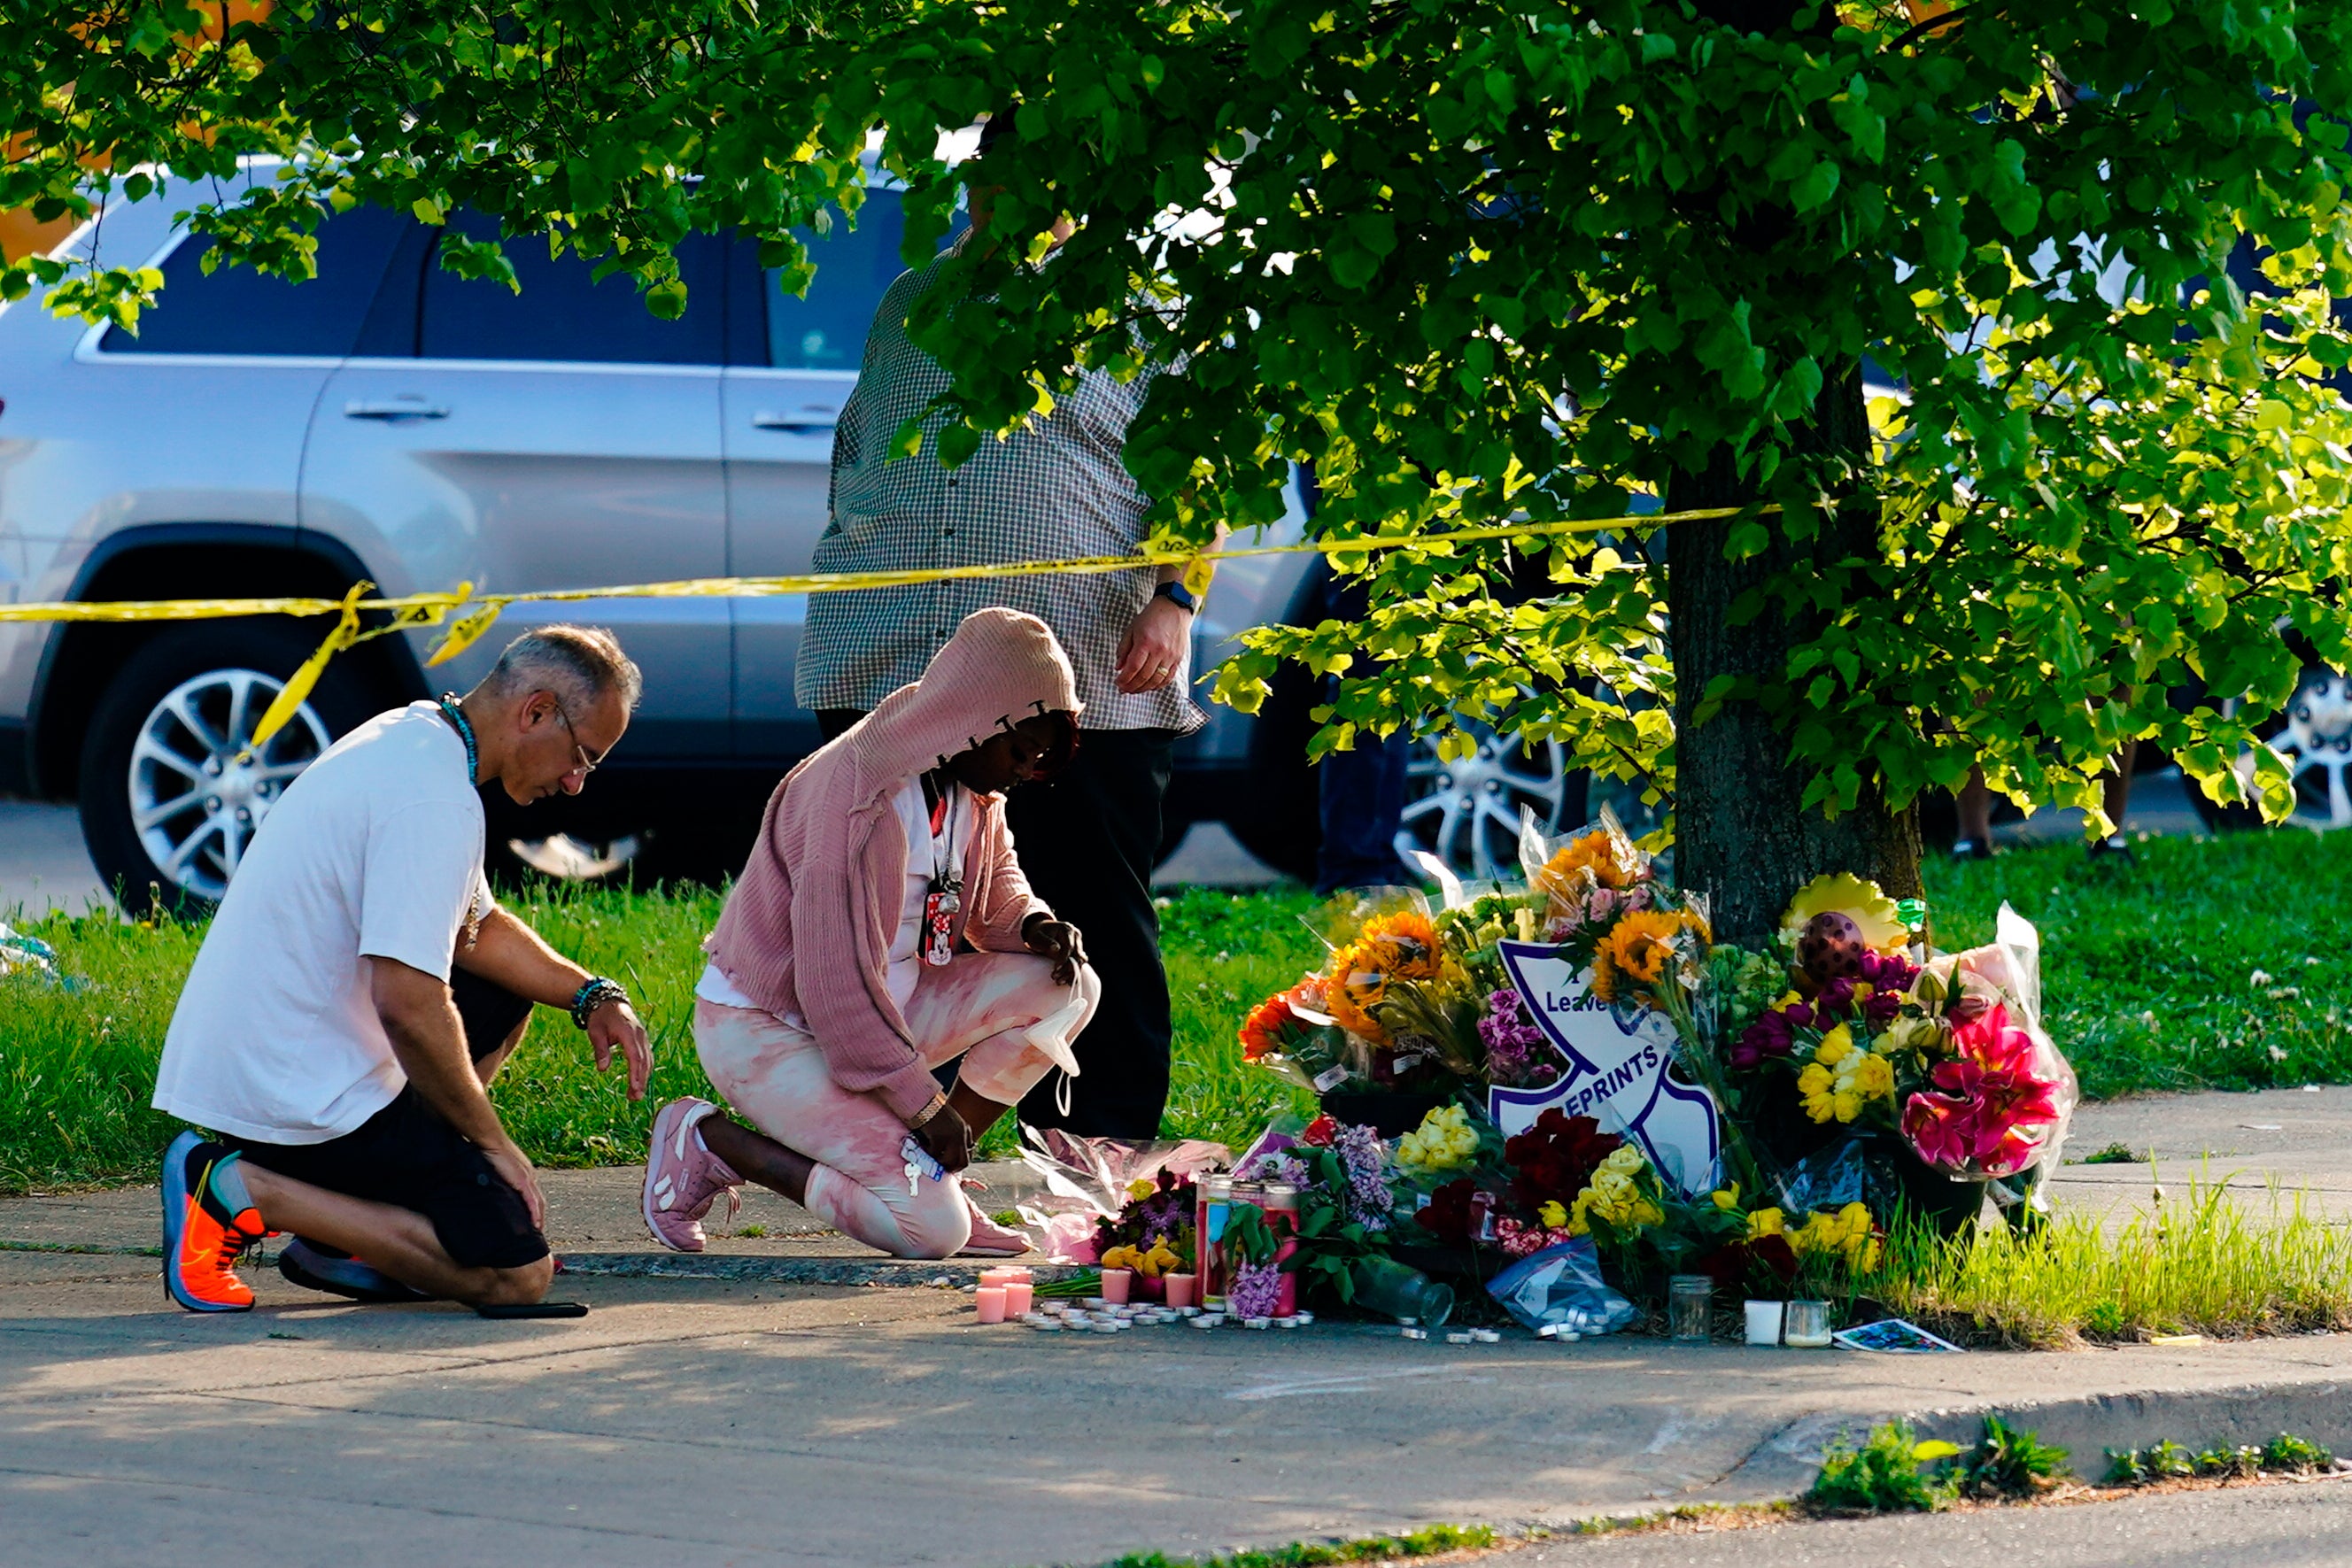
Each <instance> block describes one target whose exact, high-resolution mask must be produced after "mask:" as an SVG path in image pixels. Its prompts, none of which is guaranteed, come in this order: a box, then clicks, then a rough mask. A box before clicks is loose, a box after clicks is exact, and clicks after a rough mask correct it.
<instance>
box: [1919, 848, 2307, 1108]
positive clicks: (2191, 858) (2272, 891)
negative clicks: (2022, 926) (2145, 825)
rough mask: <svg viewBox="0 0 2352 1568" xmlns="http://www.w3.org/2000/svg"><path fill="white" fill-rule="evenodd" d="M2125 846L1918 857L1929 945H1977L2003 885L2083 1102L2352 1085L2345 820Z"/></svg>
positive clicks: (1986, 937) (1988, 931)
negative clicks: (2031, 929)
mask: <svg viewBox="0 0 2352 1568" xmlns="http://www.w3.org/2000/svg"><path fill="white" fill-rule="evenodd" d="M2135 852H2136V853H2137V857H2138V863H2137V865H2132V864H2119V863H2117V862H2116V861H2114V860H2110V859H2104V858H2103V859H2101V860H2097V861H2094V860H2091V859H2089V858H2088V857H2087V856H2085V855H2084V852H2083V850H2082V846H2081V845H2079V844H2056V845H2052V846H2050V847H2048V848H2044V849H2035V850H2021V851H2016V852H2011V853H2009V854H2005V855H2001V856H2000V857H1998V858H1996V859H1993V860H1990V861H1970V862H1960V863H1958V864H1955V863H1951V862H1937V863H1933V864H1930V865H1929V866H1928V868H1927V892H1928V898H1929V903H1930V905H1931V907H1932V909H1933V910H1934V918H1935V936H1936V940H1937V945H1938V946H1946V947H1954V946H1969V945H1972V944H1975V943H1979V942H1986V941H1990V939H1991V937H1992V923H1993V915H1994V913H1995V912H1996V911H1998V910H1999V909H2000V904H2001V901H2002V900H2003V899H2007V900H2008V901H2009V902H2010V903H2011V904H2014V905H2015V906H2016V908H2017V912H2018V913H2019V914H2021V915H2024V916H2025V917H2026V918H2027V919H2029V920H2031V921H2032V922H2033V923H2034V925H2037V926H2039V927H2040V928H2041V931H2042V995H2043V997H2044V998H2046V1006H2047V1009H2048V1015H2049V1016H2048V1019H2047V1021H2048V1023H2049V1027H2050V1032H2051V1036H2052V1038H2053V1039H2054V1040H2057V1041H2058V1043H2059V1045H2060V1047H2061V1048H2062V1049H2063V1050H2064V1051H2065V1052H2066V1055H2067V1058H2068V1060H2069V1061H2073V1062H2074V1071H2075V1072H2076V1073H2077V1074H2078V1075H2080V1077H2081V1078H2082V1081H2083V1092H2084V1094H2085V1095H2087V1096H2088V1097H2090V1098H2092V1099H2095V1100H2104V1099H2108V1098H2112V1097H2113V1096H2115V1095H2117V1094H2123V1093H2128V1092H2132V1091H2134V1090H2144V1089H2267V1088H2272V1087H2274V1086H2282V1085H2294V1084H2303V1083H2343V1082H2352V833H2331V834H2326V835H2324V836H2314V835H2313V834H2311V833H2309V832H2307V831H2302V830H2299V829H2291V828H2290V829H2280V830H2277V831H2272V832H2262V833H2232V834H2231V835H2229V836H2227V837H2224V838H2215V839H2191V838H2168V839H2150V840H2148V841H2146V842H2144V843H2141V844H2138V845H2137V846H2135ZM2257 975H2261V976H2265V977H2267V978H2266V979H2257V978H2256V977H2257Z"/></svg>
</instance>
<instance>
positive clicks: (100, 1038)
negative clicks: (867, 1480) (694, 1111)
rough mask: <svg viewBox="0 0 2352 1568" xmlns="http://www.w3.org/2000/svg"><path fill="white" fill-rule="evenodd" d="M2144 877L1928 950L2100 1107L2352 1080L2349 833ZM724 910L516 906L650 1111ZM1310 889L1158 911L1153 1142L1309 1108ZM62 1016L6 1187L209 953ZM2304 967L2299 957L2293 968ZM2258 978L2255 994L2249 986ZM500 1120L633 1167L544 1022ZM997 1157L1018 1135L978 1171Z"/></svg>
mask: <svg viewBox="0 0 2352 1568" xmlns="http://www.w3.org/2000/svg"><path fill="white" fill-rule="evenodd" d="M2138 854H2139V861H2138V864H2137V866H2132V865H2117V864H2116V863H2114V862H2089V861H2087V860H2086V859H2085V858H2084V854H2083V852H2082V850H2081V848H2080V847H2079V846H2076V845H2072V844H2064V845H2057V846H2053V847H2050V848H2046V849H2036V850H2022V851H2019V852H2013V853H2011V854H2007V855H2004V856H2002V857H2000V859H1998V860H1994V861H1990V862H1968V863H1964V864H1957V865H1955V864H1948V863H1945V862H1937V863H1934V864H1931V865H1930V866H1929V867H1928V883H1929V892H1930V894H1931V896H1932V898H1933V900H1934V903H1935V908H1936V919H1937V938H1938V940H1939V941H1941V942H1943V943H1944V944H1945V945H1947V946H1951V945H1958V944H1965V943H1969V942H1977V941H1982V940H1984V939H1986V938H1987V937H1988V936H1990V933H1991V930H1992V917H1993V914H1994V911H1995V910H1997V909H1998V908H1999V907H2000V901H2001V900H2002V899H2003V898H2007V899H2008V900H2009V901H2010V902H2011V903H2012V904H2015V905H2016V906H2017V908H2018V909H2019V911H2020V912H2021V913H2022V914H2024V915H2026V916H2028V917H2029V918H2031V919H2032V920H2033V921H2035V922H2036V923H2037V924H2038V925H2041V927H2042V934H2043V941H2044V953H2043V962H2044V971H2043V990H2044V993H2045V995H2046V996H2047V998H2048V1002H2049V1008H2050V1015H2051V1016H2050V1022H2051V1028H2052V1032H2053V1034H2054V1035H2055V1036H2056V1038H2057V1039H2058V1040H2059V1041H2060V1042H2061V1044H2062V1045H2063V1047H2064V1048H2065V1050H2066V1051H2067V1053H2068V1055H2069V1056H2070V1058H2071V1059H2072V1060H2073V1061H2074V1066H2075V1070H2076V1071H2078V1072H2079V1073H2080V1074H2081V1076H2082V1080H2083V1086H2084V1092H2085V1093H2087V1094H2089V1095H2091V1096H2093V1097H2095V1098H2097V1097H2105V1096H2109V1095H2114V1094H2118V1093H2123V1092H2128V1091H2131V1090H2136V1089H2187V1088H2200V1087H2219V1088H2232V1089H2238V1088H2259V1087H2263V1086H2267V1085H2271V1084H2295V1083H2305V1082H2352V943H2347V936H2348V935H2352V833H2339V834H2335V835H2332V836H2329V837H2326V838H2319V839H2314V838H2312V837H2311V836H2309V835H2307V834H2305V833H2304V832H2301V831H2292V830H2290V831H2279V832H2273V833H2259V834H2245V835H2236V836H2232V837H2230V838H2226V839H2221V840H2211V841H2199V840H2189V839H2170V840H2155V841H2148V842H2147V843H2143V844H2141V845H2140V846H2138ZM509 904H510V906H511V907H513V908H515V909H516V911H517V912H518V913H519V914H520V915H522V917H523V918H524V919H526V920H528V921H530V923H531V924H532V925H534V926H535V927H537V928H538V929H539V930H540V931H541V932H542V933H544V934H545V935H546V936H547V937H548V939H549V940H550V941H551V942H553V943H554V944H555V946H557V947H559V948H561V949H562V950H563V951H564V952H566V953H568V954H570V955H571V956H573V957H575V958H577V959H578V960H580V961H581V962H582V963H583V964H585V965H587V966H588V967H590V968H592V969H594V970H597V971H599V972H601V973H607V974H613V975H617V976H619V977H623V978H624V979H625V980H626V981H627V983H628V984H629V986H630V988H631V989H632V990H633V991H634V992H635V994H636V996H637V997H638V998H639V1003H640V1008H641V1010H642V1011H643V1012H644V1014H645V1017H646V1023H647V1026H648V1027H649V1028H650V1029H651V1030H653V1031H654V1038H655V1049H656V1071H655V1075H654V1086H653V1093H654V1095H655V1097H656V1102H658V1101H659V1100H662V1099H667V1098H669V1097H671V1096H674V1095H678V1094H690V1093H706V1092H709V1085H708V1084H707V1083H706V1082H705V1081H704V1079H703V1076H702V1072H701V1070H700V1068H699V1067H698V1065H697V1064H696V1062H695V1060H694V1051H693V1038H692V1001H691V992H692V988H693V985H694V980H695V977H696V976H697V975H698V974H699V973H700V970H701V962H702V961H701V956H700V953H699V951H698V946H699V944H700V942H701V939H702V936H703V935H704V934H705V933H706V932H707V931H709V927H710V924H711V922H712V921H713V920H714V919H716V917H717V915H718V909H719V894H717V893H714V892H711V891H709V890H703V889H688V890H682V891H667V892H647V893H632V892H628V891H625V890H621V889H604V888H597V889H589V890H574V889H563V888H552V887H548V886H544V885H541V886H539V887H535V888H532V889H530V890H527V891H523V892H520V893H517V894H512V895H511V896H510V897H509ZM1312 904H1313V900H1312V898H1311V897H1310V896H1309V895H1308V894H1307V893H1306V892H1304V891H1303V890H1301V889H1298V888H1296V887H1284V888H1276V889H1271V890H1267V891H1265V892H1261V893H1253V894H1228V893H1220V892H1213V891H1208V890H1202V889H1192V890H1188V891H1186V892H1184V893H1182V894H1178V895H1176V896H1174V897H1172V898H1171V899H1170V900H1169V901H1168V902H1167V904H1166V905H1165V907H1164V908H1163V909H1162V910H1161V916H1160V917H1161V921H1162V927H1163V946H1164V948H1165V950H1166V953H1167V956H1168V970H1169V981H1170V989H1171V998H1172V1003H1173V1009H1174V1019H1175V1027H1176V1060H1175V1076H1174V1090H1173V1093H1172V1095H1171V1101H1170V1106H1169V1114H1168V1121H1167V1124H1166V1127H1165V1130H1166V1132H1167V1133H1168V1134H1171V1135H1173V1136H1201V1137H1210V1138H1216V1139H1220V1140H1223V1141H1224V1142H1227V1143H1236V1144H1237V1143H1241V1142H1244V1141H1246V1140H1247V1139H1248V1138H1250V1137H1251V1136H1253V1135H1255V1133H1256V1132H1257V1130H1258V1129H1259V1128H1260V1127H1262V1126H1263V1125H1264V1124H1265V1121H1266V1120H1267V1118H1268V1117H1270V1116H1272V1115H1274V1114H1276V1113H1279V1112H1282V1111H1286V1110H1296V1111H1300V1112H1307V1111H1310V1110H1311V1109H1312V1105H1311V1102H1309V1101H1308V1099H1307V1096H1305V1095H1303V1094H1300V1093H1298V1092H1296V1091H1293V1090H1291V1089H1290V1088H1289V1087H1287V1086H1286V1085H1285V1084H1284V1083H1282V1082H1280V1081H1278V1080H1276V1079H1275V1078H1274V1077H1273V1076H1272V1075H1270V1074H1267V1073H1262V1072H1257V1071H1250V1070H1246V1069H1244V1067H1243V1065H1242V1063H1241V1059H1240V1050H1239V1047H1238V1046H1237V1045H1236V1043H1235V1041H1234V1031H1235V1030H1236V1028H1237V1027H1238V1025H1239V1024H1240V1021H1241V1019H1242V1017H1243V1015H1244V1014H1245V1013H1246V1012H1247V1011H1248V1010H1249V1009H1250V1008H1251V1007H1252V1006H1253V1005H1254V1004H1255V1003H1256V1002H1257V1001H1258V1000H1259V999H1260V998H1263V997H1265V995H1266V994H1268V993H1269V992H1272V991H1274V990H1276V989H1279V988H1283V987H1286V986H1288V985H1290V984H1291V983H1292V982H1294V981H1296V980H1297V978H1298V977H1299V976H1300V975H1301V974H1302V973H1304V972H1305V971H1306V970H1307V969H1308V968H1309V967H1313V966H1314V965H1316V964H1317V963H1318V962H1319V961H1320V958H1321V956H1322V951H1323V950H1322V948H1321V946H1320V945H1319V944H1318V942H1317V940H1316V938H1315V937H1314V936H1311V935H1310V934H1309V933H1308V932H1307V929H1306V928H1305V927H1304V926H1303V925H1300V924H1299V922H1298V919H1297V916H1298V915H1300V914H1302V913H1304V912H1305V911H1307V909H1309V908H1310V907H1312ZM28 928H29V929H30V930H32V931H33V932H34V933H35V934H37V935H38V936H42V937H44V938H46V939H47V940H48V941H49V942H51V943H53V944H54V945H56V946H57V947H58V950H59V954H60V956H61V959H62V962H63V965H64V967H65V968H66V970H67V971H68V973H70V974H73V975H76V976H79V977H83V978H85V979H87V980H89V982H91V985H90V988H89V989H88V990H87V991H85V992H83V993H81V994H79V995H66V994H61V993H58V992H54V991H50V990H47V989H44V988H38V987H36V986H32V985H28V984H26V983H23V982H0V1191H22V1190H24V1189H26V1188H27V1187H35V1188H46V1187H47V1186H57V1185H63V1184H67V1183H74V1182H95V1181H107V1180H116V1179H121V1178H123V1177H136V1176H143V1175H145V1174H146V1173H147V1172H148V1170H149V1169H150V1166H151V1162H152V1159H153V1157H154V1153H155V1151H156V1150H157V1149H159V1148H160V1147H161V1146H162V1145H163V1143H164V1142H165V1141H166V1139H168V1137H169V1136H170V1133H171V1126H170V1124H169V1123H168V1122H167V1121H166V1120H165V1119H164V1118H163V1117H160V1116H157V1115H155V1114H154V1113H152V1112H150V1111H149V1110H148V1109H147V1108H146V1107H147V1096H148V1093H149V1092H150V1090H151V1089H152V1085H153V1082H154V1062H155V1057H156V1053H157V1052H158V1051H160V1049H161V1047H162V1044H163V1030H164V1026H165V1024H166V1023H167V1022H168V1021H169V1019H170V1017H171V1009H172V1005H173V1000H174V998H176V996H177V994H178V990H179V985H180V980H181V977H182V976H183V975H184V974H185V972H186V969H187V966H188V964H189V962H190V960H191V959H192V958H193V957H194V954H195V948H196V944H197V941H198V940H199V938H200V936H201V931H200V930H199V929H197V928H193V927H185V926H179V925H171V924H168V923H166V924H163V925H158V926H154V927H144V926H131V925H121V924H119V923H117V922H115V921H112V920H110V919H105V918H80V919H73V918H67V917H63V916H52V917H50V918H47V919H45V920H38V921H34V922H31V923H29V925H28ZM2307 960H2308V961H2307ZM2257 970H2260V971H2263V972H2265V973H2266V974H2267V975H2268V976H2269V977H2270V978H2269V979H2268V980H2267V981H2266V982H2257V981H2256V980H2255V978H2254V975H2255V972H2256V971H2257ZM497 1098H498V1101H499V1106H500V1109H501V1112H502V1113H504V1114H505V1115H506V1116H507V1118H508V1121H509V1125H510V1126H512V1127H513V1128H514V1129H515V1132H516V1134H517V1136H518V1137H519V1138H520V1140H521V1142H522V1144H523V1145H524V1146H525V1147H526V1148H527V1149H529V1150H530V1153H531V1155H532V1156H533V1157H534V1158H536V1159H538V1160H540V1161H541V1163H543V1164H547V1165H551V1166H580V1165H599V1164H611V1163H616V1162H625V1161H628V1160H632V1159H635V1158H637V1157H639V1155H641V1154H642V1152H643V1149H644V1145H645V1134H646V1124H647V1120H648V1113H647V1112H646V1110H645V1109H643V1108H640V1107H632V1106H631V1105H630V1104H629V1103H628V1101H627V1099H626V1098H625V1095H624V1094H623V1092H622V1089H621V1084H620V1082H619V1080H618V1079H617V1078H614V1077H605V1078H599V1077H598V1076H596V1075H595V1074H594V1073H593V1071H590V1069H589V1065H588V1061H587V1057H586V1053H585V1052H584V1051H583V1050H582V1049H581V1042H580V1037H579V1036H578V1034H577V1033H576V1032H575V1031H574V1030H572V1027H571V1025H570V1023H569V1022H568V1021H567V1020H566V1019H563V1018H562V1016H561V1015H559V1014H557V1013H554V1012H551V1011H547V1010H542V1011H541V1013H540V1015H539V1018H538V1020H537V1021H536V1022H535V1023H534V1024H533V1025H532V1027H531V1030H530V1036H529V1037H528V1038H527V1039H526V1040H525V1041H524V1042H523V1045H522V1048H521V1049H520V1051H517V1052H516V1055H515V1059H514V1061H512V1062H511V1063H510V1064H509V1067H508V1069H507V1071H506V1072H505V1074H503V1075H502V1076H501V1078H500V1079H499V1084H498V1087H497ZM1010 1147H1011V1144H1010V1134H1009V1132H1000V1133H999V1134H997V1135H996V1136H995V1137H994V1138H992V1140H991V1143H990V1144H989V1145H988V1150H989V1152H992V1153H994V1152H1001V1151H1004V1150H1007V1149H1009V1148H1010Z"/></svg>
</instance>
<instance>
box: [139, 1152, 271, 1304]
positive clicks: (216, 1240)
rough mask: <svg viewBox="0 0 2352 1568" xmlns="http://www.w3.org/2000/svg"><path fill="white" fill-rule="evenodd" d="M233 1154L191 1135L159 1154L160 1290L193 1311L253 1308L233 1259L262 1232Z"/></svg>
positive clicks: (251, 1294) (259, 1236)
mask: <svg viewBox="0 0 2352 1568" xmlns="http://www.w3.org/2000/svg"><path fill="white" fill-rule="evenodd" d="M237 1159H238V1156H237V1155H236V1154H235V1153H233V1152H232V1151H230V1150H228V1149H226V1148H224V1147H223V1146H222V1145H218V1144H214V1143H207V1142H205V1140H204V1139H202V1138H200V1137H198V1136H196V1134H194V1133H182V1134H180V1135H179V1136H178V1137H176V1138H174V1139H173V1140H172V1146H171V1147H170V1148H169V1149H167V1150H166V1151H164V1155H163V1289H164V1290H165V1291H168V1292H170V1294H171V1297H172V1299H173V1301H177V1302H179V1303H180V1305H182V1306H184V1307H185V1308H187V1309H188V1311H190V1312H250V1311H252V1310H253V1289H252V1287H251V1286H249V1285H247V1283H246V1282H245V1281H242V1280H240V1279H238V1278H237V1277H236V1260H237V1259H238V1258H239V1257H240V1256H241V1255H243V1253H244V1251H245V1249H247V1248H248V1247H251V1246H252V1245H253V1244H254V1243H256V1242H257V1241H259V1240H260V1239H262V1237H263V1235H264V1234H265V1229H264V1227H263V1225H262V1223H261V1213H260V1211H259V1210H258V1209H257V1208H255V1207H253V1199H252V1197H250V1196H249V1195H247V1192H246V1190H245V1177H244V1176H243V1174H242V1173H240V1172H239V1171H238V1170H237V1168H236V1167H237Z"/></svg>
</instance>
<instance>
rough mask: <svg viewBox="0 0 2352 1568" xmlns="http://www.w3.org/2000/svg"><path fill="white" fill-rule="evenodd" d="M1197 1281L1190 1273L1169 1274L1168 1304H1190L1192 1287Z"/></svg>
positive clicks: (1184, 1305) (1174, 1305) (1185, 1305)
mask: <svg viewBox="0 0 2352 1568" xmlns="http://www.w3.org/2000/svg"><path fill="white" fill-rule="evenodd" d="M1197 1282H1198V1281H1197V1279H1196V1277H1195V1276H1193V1275H1191V1274H1171V1275H1169V1276H1167V1280H1166V1283H1167V1286H1168V1304H1169V1305H1170V1306H1171V1307H1189V1306H1191V1305H1192V1287H1193V1285H1194V1284H1196V1283H1197Z"/></svg>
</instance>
